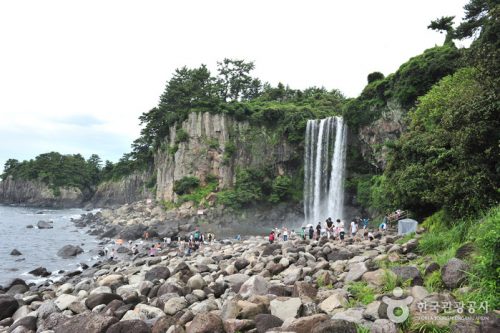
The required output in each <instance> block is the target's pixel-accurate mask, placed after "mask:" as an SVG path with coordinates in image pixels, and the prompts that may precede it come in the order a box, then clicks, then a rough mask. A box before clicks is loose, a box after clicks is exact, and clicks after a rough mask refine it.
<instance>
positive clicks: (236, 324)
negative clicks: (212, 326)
mask: <svg viewBox="0 0 500 333" xmlns="http://www.w3.org/2000/svg"><path fill="white" fill-rule="evenodd" d="M223 323H224V330H225V331H226V333H238V332H246V331H248V330H250V329H252V328H254V327H255V323H254V321H253V320H250V319H227V320H224V322H223Z"/></svg>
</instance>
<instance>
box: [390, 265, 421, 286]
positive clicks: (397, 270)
mask: <svg viewBox="0 0 500 333" xmlns="http://www.w3.org/2000/svg"><path fill="white" fill-rule="evenodd" d="M391 270H392V272H394V274H396V276H397V277H398V278H400V279H401V280H402V281H407V280H410V281H411V285H412V286H421V285H423V284H424V281H423V279H422V276H421V275H420V271H419V270H418V269H417V268H416V267H413V266H399V267H393V268H392V269H391Z"/></svg>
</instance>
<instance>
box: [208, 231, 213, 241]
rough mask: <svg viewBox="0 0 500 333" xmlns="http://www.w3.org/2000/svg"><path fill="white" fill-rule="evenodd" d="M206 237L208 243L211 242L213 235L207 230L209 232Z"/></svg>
mask: <svg viewBox="0 0 500 333" xmlns="http://www.w3.org/2000/svg"><path fill="white" fill-rule="evenodd" d="M207 237H208V242H209V243H212V239H213V235H212V233H211V232H209V233H208V234H207Z"/></svg>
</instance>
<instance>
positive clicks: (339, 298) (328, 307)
mask: <svg viewBox="0 0 500 333" xmlns="http://www.w3.org/2000/svg"><path fill="white" fill-rule="evenodd" d="M346 305H347V299H346V298H345V296H344V295H343V294H342V293H340V292H339V293H334V294H333V295H331V296H330V297H328V298H327V299H325V300H324V301H323V302H321V303H320V304H319V308H320V309H321V310H322V311H324V312H326V313H327V314H332V313H333V311H334V310H335V309H338V308H341V307H343V306H346Z"/></svg>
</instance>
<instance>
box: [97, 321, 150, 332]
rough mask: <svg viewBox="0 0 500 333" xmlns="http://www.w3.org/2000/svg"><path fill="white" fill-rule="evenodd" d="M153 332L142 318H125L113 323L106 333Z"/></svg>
mask: <svg viewBox="0 0 500 333" xmlns="http://www.w3.org/2000/svg"><path fill="white" fill-rule="evenodd" d="M129 332H130V333H132V332H133V333H151V329H150V328H149V326H148V325H147V324H146V323H145V322H143V321H142V320H123V321H119V322H117V323H116V324H113V325H111V326H110V327H109V328H108V330H107V331H106V333H129Z"/></svg>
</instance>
